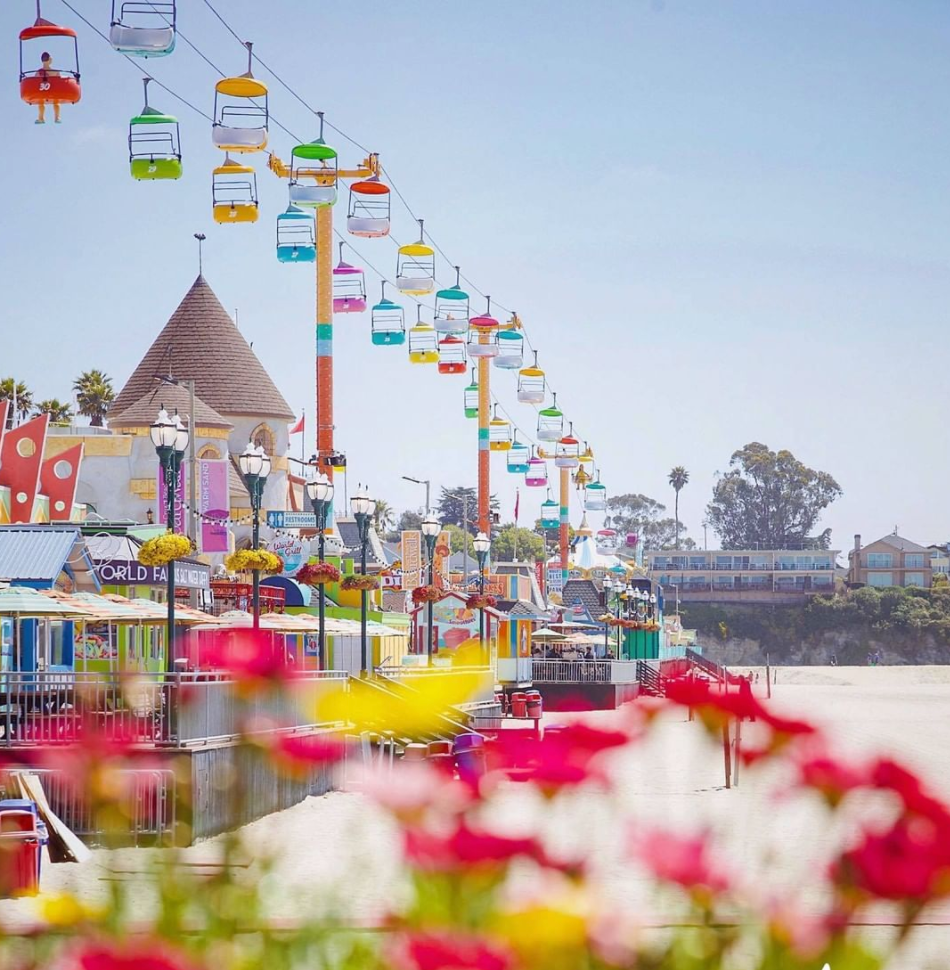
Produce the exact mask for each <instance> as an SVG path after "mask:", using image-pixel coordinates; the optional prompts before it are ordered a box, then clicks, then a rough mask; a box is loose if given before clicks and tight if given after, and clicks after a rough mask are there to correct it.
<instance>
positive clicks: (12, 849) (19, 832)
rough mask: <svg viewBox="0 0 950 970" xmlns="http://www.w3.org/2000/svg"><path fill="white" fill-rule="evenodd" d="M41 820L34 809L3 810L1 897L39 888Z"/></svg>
mask: <svg viewBox="0 0 950 970" xmlns="http://www.w3.org/2000/svg"><path fill="white" fill-rule="evenodd" d="M37 821H38V820H37V816H36V815H35V814H34V813H33V812H32V811H30V810H23V809H11V810H10V811H4V812H0V897H3V898H6V899H8V898H10V897H11V896H35V895H36V894H37V893H38V892H39V889H40V852H41V833H40V830H39V826H38V824H37Z"/></svg>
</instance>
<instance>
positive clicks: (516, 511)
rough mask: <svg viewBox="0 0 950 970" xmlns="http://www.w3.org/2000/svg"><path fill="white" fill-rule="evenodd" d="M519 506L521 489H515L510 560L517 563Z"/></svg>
mask: <svg viewBox="0 0 950 970" xmlns="http://www.w3.org/2000/svg"><path fill="white" fill-rule="evenodd" d="M520 504H521V489H518V488H516V489H515V541H514V550H513V552H514V554H513V556H512V558H513V559H514V561H515V562H517V561H518V506H519V505H520Z"/></svg>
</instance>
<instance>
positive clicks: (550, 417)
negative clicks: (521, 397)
mask: <svg viewBox="0 0 950 970" xmlns="http://www.w3.org/2000/svg"><path fill="white" fill-rule="evenodd" d="M563 434H564V412H563V411H561V409H560V408H559V407H558V406H557V394H555V395H554V397H553V400H552V403H551V406H550V407H548V408H542V409H541V410H540V411H538V441H560V440H561V436H562V435H563Z"/></svg>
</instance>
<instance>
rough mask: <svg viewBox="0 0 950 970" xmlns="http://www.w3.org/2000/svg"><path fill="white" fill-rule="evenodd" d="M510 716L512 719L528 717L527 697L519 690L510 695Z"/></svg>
mask: <svg viewBox="0 0 950 970" xmlns="http://www.w3.org/2000/svg"><path fill="white" fill-rule="evenodd" d="M511 716H512V717H527V716H528V695H527V694H525V693H522V691H520V690H516V691H515V692H514V693H513V694H512V695H511Z"/></svg>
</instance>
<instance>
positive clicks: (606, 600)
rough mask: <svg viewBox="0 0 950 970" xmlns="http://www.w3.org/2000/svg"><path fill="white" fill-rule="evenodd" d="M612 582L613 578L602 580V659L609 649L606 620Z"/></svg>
mask: <svg viewBox="0 0 950 970" xmlns="http://www.w3.org/2000/svg"><path fill="white" fill-rule="evenodd" d="M613 589H614V584H613V580H612V579H610V578H607V579H605V580H604V614H605V616H604V659H605V660H606V659H607V652H608V651H609V650H610V624H609V623H608V622H607V616H608V615H609V614H610V594H611V593H612V592H613Z"/></svg>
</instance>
